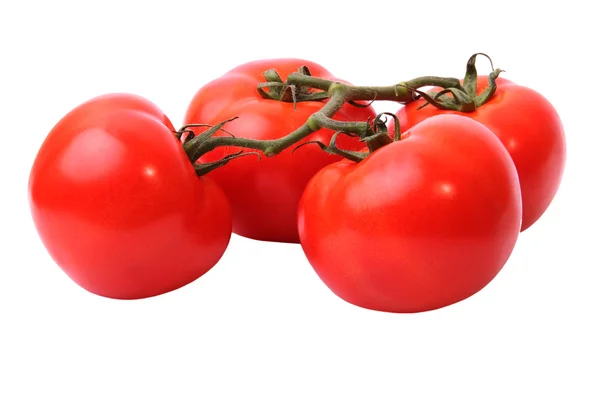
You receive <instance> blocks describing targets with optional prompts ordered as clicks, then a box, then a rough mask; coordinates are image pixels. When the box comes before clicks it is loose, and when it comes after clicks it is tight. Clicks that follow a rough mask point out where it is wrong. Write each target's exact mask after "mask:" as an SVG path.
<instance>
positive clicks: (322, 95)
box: [256, 66, 328, 108]
mask: <svg viewBox="0 0 600 400" xmlns="http://www.w3.org/2000/svg"><path fill="white" fill-rule="evenodd" d="M298 74H300V75H304V76H311V74H310V70H309V69H308V67H306V66H302V67H300V68H299V69H298ZM263 76H264V77H265V80H266V82H261V83H259V84H258V86H257V88H256V89H257V90H258V93H259V94H260V96H261V97H262V98H264V99H270V100H277V101H284V102H287V103H294V108H295V107H296V103H298V102H301V101H320V100H324V99H326V98H328V93H327V92H326V91H319V90H317V91H316V90H315V89H313V88H312V87H310V86H301V85H293V84H291V85H290V84H287V83H286V82H284V81H283V80H282V79H281V77H280V76H279V74H278V73H277V71H275V70H274V69H270V70H268V71H265V72H264V73H263Z"/></svg>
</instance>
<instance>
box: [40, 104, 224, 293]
mask: <svg viewBox="0 0 600 400" xmlns="http://www.w3.org/2000/svg"><path fill="white" fill-rule="evenodd" d="M172 129H173V126H172V124H171V122H170V121H169V120H168V118H167V117H166V116H165V115H164V114H163V113H162V112H161V111H160V110H159V109H158V108H157V107H156V106H155V105H154V104H152V103H150V102H149V101H148V100H145V99H143V98H141V97H137V96H132V95H128V94H111V95H106V96H101V97H97V98H94V99H92V100H90V101H88V102H86V103H84V104H82V105H80V106H78V107H77V108H75V109H74V110H73V111H71V112H70V113H69V114H67V115H66V116H65V117H64V118H62V119H61V120H60V121H59V122H58V123H57V124H56V126H55V127H54V128H53V129H52V131H51V132H50V134H49V135H48V137H47V138H46V140H45V141H44V143H43V145H42V147H41V149H40V150H39V153H38V155H37V157H36V159H35V161H34V164H33V167H32V170H31V175H30V180H29V199H30V206H31V212H32V216H33V220H34V223H35V226H36V228H37V230H38V232H39V235H40V237H41V240H42V242H43V244H44V245H45V247H46V249H47V250H48V252H49V253H50V255H51V256H52V258H53V259H54V260H55V262H56V263H57V264H58V265H59V266H60V267H61V268H62V269H63V270H64V272H65V273H66V274H67V275H68V276H69V277H70V278H71V279H72V280H73V281H75V282H76V283H77V284H79V285H80V286H81V287H83V288H84V289H86V290H88V291H90V292H92V293H95V294H98V295H101V296H105V297H111V298H118V299H134V298H143V297H150V296H154V295H158V294H162V293H165V292H168V291H171V290H174V289H177V288H179V287H181V286H183V285H186V284H188V283H190V282H192V281H193V280H195V279H197V278H198V277H200V276H201V275H203V274H204V273H205V272H207V271H208V270H209V269H210V268H211V267H212V266H213V265H214V264H215V263H216V262H217V261H218V260H219V259H220V257H221V256H222V254H223V252H224V251H225V248H226V247H227V245H228V243H229V239H230V236H231V223H232V222H231V213H230V209H229V205H228V203H227V200H226V197H225V194H224V193H223V192H222V191H221V190H220V188H219V187H218V186H217V185H216V184H215V183H213V182H212V181H210V180H209V179H206V178H200V179H198V177H197V176H196V174H195V171H194V168H193V165H192V163H190V161H189V159H188V158H187V156H186V154H185V152H184V151H183V149H182V147H181V143H180V142H179V141H178V140H177V139H176V138H175V136H174V134H173V132H172Z"/></svg>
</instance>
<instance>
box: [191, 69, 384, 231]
mask: <svg viewBox="0 0 600 400" xmlns="http://www.w3.org/2000/svg"><path fill="white" fill-rule="evenodd" d="M302 65H305V66H307V67H308V68H309V69H310V71H311V73H312V75H313V76H318V77H322V78H326V79H332V80H337V81H341V80H340V79H337V78H335V77H333V76H332V75H331V73H330V72H329V71H327V70H326V69H325V68H323V67H322V66H320V65H318V64H316V63H313V62H310V61H307V60H300V59H272V60H260V61H254V62H249V63H246V64H243V65H240V66H238V67H236V68H234V69H233V70H231V71H229V72H227V73H226V74H225V75H223V76H222V77H220V78H218V79H216V80H213V81H212V82H210V83H208V84H207V85H205V86H203V87H202V88H201V89H200V90H199V91H198V92H197V93H196V94H195V96H194V98H193V99H192V101H191V102H190V104H189V107H188V110H187V112H186V115H185V119H184V124H191V123H206V124H213V125H214V124H217V123H219V122H221V121H224V120H227V119H229V118H232V117H235V116H237V117H239V118H238V119H237V120H235V121H232V122H231V123H228V124H227V125H226V127H225V128H226V129H227V130H228V131H229V132H231V133H233V134H234V135H235V136H237V137H246V138H254V139H262V140H269V139H277V138H280V137H282V136H284V135H286V134H288V133H290V132H292V131H293V130H295V129H296V128H298V127H300V126H301V125H302V124H304V123H305V122H306V120H307V119H308V118H309V117H310V116H311V115H312V114H313V113H315V112H317V111H319V110H320V109H321V107H323V104H324V103H323V102H299V103H297V104H296V110H294V106H293V104H292V103H285V102H279V101H274V100H266V99H263V98H262V97H260V95H259V94H258V92H257V89H256V88H257V85H258V84H259V83H260V82H264V77H263V75H262V74H263V72H264V71H266V70H268V69H271V68H275V69H276V71H277V72H278V73H279V75H280V76H281V78H282V79H283V80H285V79H286V77H287V76H288V75H289V74H290V73H292V72H296V71H297V70H298V68H299V67H300V66H302ZM374 116H375V111H374V109H373V108H372V107H368V108H358V107H355V106H352V105H349V104H346V105H344V107H343V108H342V109H341V110H340V111H339V112H338V113H337V114H336V116H335V119H339V120H351V121H366V120H367V119H368V118H369V117H374ZM220 134H221V135H223V134H224V133H220ZM332 135H333V132H332V131H329V130H325V129H321V130H319V131H317V132H315V133H313V134H312V135H310V136H309V137H308V138H306V139H305V140H303V141H302V142H300V143H305V142H307V141H309V140H319V141H322V142H323V143H329V141H330V139H331V136H332ZM338 144H339V146H340V147H342V148H347V149H359V148H361V147H362V145H361V144H360V143H359V142H358V141H357V140H354V139H350V138H347V137H340V140H339V141H338ZM294 147H295V146H294ZM238 150H239V149H234V148H217V149H216V150H214V151H212V152H210V153H208V154H206V155H205V156H203V157H202V158H201V160H200V161H204V162H209V161H215V160H218V159H221V158H223V157H224V156H225V155H227V154H231V153H233V152H235V151H238ZM292 150H293V148H289V149H287V150H284V151H283V152H282V153H280V154H278V155H277V156H275V157H271V158H267V157H263V158H262V159H261V160H260V161H259V160H257V158H256V157H244V158H241V159H238V160H235V161H232V162H230V163H229V164H227V165H226V166H224V167H222V168H219V169H217V170H215V171H212V172H211V174H210V176H211V178H213V179H214V180H215V181H216V182H217V183H218V184H219V186H221V187H222V188H223V190H224V191H225V193H226V194H227V197H228V198H229V201H230V202H231V206H232V210H233V221H234V222H233V231H234V232H235V233H237V234H239V235H241V236H245V237H249V238H252V239H258V240H265V241H275V242H290V243H298V241H299V238H298V229H297V221H296V217H297V212H298V202H299V201H300V197H301V196H302V192H303V191H304V188H305V186H306V184H307V183H308V181H309V180H310V178H311V177H312V176H313V175H314V174H315V173H316V172H317V171H318V170H320V169H321V168H323V167H324V166H326V165H329V164H331V163H333V162H336V161H339V160H340V159H341V158H340V157H339V156H334V155H330V154H326V153H325V152H323V151H322V150H321V149H319V148H318V147H317V146H304V147H302V148H300V149H298V150H296V151H294V152H293V153H292Z"/></svg>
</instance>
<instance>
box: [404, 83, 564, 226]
mask: <svg viewBox="0 0 600 400" xmlns="http://www.w3.org/2000/svg"><path fill="white" fill-rule="evenodd" d="M487 80H488V77H487V76H480V77H478V79H477V89H478V92H479V93H481V92H482V91H483V90H484V89H485V88H486V87H487V86H488V83H487ZM497 84H498V88H497V90H496V92H495V94H494V97H493V98H492V99H491V100H490V101H489V102H487V103H486V104H484V105H483V106H481V107H480V108H478V109H477V110H475V111H474V112H470V113H459V112H455V111H446V110H439V109H437V108H435V107H433V106H427V107H424V108H422V109H421V110H417V108H418V107H420V106H421V105H422V104H423V103H424V102H425V100H419V101H416V102H413V103H410V104H407V105H406V106H405V107H402V108H401V109H400V110H399V111H398V112H397V113H396V115H397V116H398V117H399V121H400V129H401V131H402V132H404V131H406V130H408V129H410V128H411V127H413V126H415V125H416V124H418V123H420V122H421V121H423V120H425V119H427V118H430V117H432V116H434V115H439V114H461V115H464V116H467V117H470V118H472V119H474V120H476V121H478V122H481V123H482V124H484V125H485V126H487V127H488V128H490V130H492V132H494V133H495V134H496V135H497V136H498V137H499V138H500V140H501V141H502V143H503V144H504V146H505V147H506V149H507V150H508V152H509V153H510V155H511V157H512V159H513V161H514V163H515V165H516V167H517V171H518V173H519V178H520V182H521V192H522V196H523V199H522V200H523V224H522V227H521V229H522V230H523V231H524V230H526V229H527V228H529V227H530V226H531V225H533V224H534V223H535V222H536V221H537V220H538V219H539V218H540V217H541V216H542V214H544V212H545V211H546V209H547V208H548V206H549V205H550V203H551V202H552V199H553V198H554V196H555V195H556V192H557V191H558V188H559V186H560V182H561V179H562V175H563V171H564V167H565V161H566V142H565V134H564V130H563V126H562V123H561V120H560V118H559V116H558V113H557V112H556V110H555V109H554V107H553V106H552V104H551V103H550V102H549V101H548V100H546V99H545V98H544V97H543V96H542V95H541V94H539V93H537V92H536V91H534V90H532V89H530V88H528V87H525V86H520V85H517V84H515V83H513V82H511V81H509V80H507V79H503V78H498V80H497Z"/></svg>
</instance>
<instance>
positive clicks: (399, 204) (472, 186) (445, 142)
mask: <svg viewBox="0 0 600 400" xmlns="http://www.w3.org/2000/svg"><path fill="white" fill-rule="evenodd" d="M520 196H521V193H520V189H519V182H518V176H517V172H516V169H515V166H514V164H513V162H512V161H511V159H510V156H509V155H508V153H507V152H506V150H505V149H504V148H503V146H502V144H501V143H500V141H499V140H498V138H496V137H495V136H494V134H493V133H491V132H490V131H489V129H487V128H486V127H485V126H483V125H482V124H480V123H478V122H475V121H473V120H471V119H469V118H467V117H462V116H456V115H443V116H437V117H433V118H430V119H428V120H426V121H424V122H422V123H420V124H418V125H416V126H415V127H414V128H412V129H411V130H409V131H407V132H406V133H405V134H404V135H403V138H402V139H401V140H400V141H397V142H394V143H392V144H389V145H387V146H384V147H382V148H380V149H378V150H376V151H375V152H374V153H373V154H371V155H369V156H368V157H367V158H366V159H365V160H363V161H361V162H359V163H354V162H351V161H347V160H344V161H340V162H338V163H335V164H332V165H329V166H327V167H325V168H324V169H322V170H321V171H319V173H317V174H316V175H315V176H314V177H313V178H312V180H311V181H310V183H309V184H308V186H307V187H306V191H305V193H304V195H303V196H302V199H301V202H300V207H299V213H298V223H299V231H300V240H301V244H302V248H303V249H304V252H305V253H306V256H307V258H308V260H309V262H310V263H311V264H312V266H313V268H314V269H315V271H316V273H317V274H318V275H319V277H320V278H321V279H322V280H323V282H324V283H325V284H326V285H327V286H328V287H329V288H330V289H331V290H332V291H333V292H334V293H335V294H336V295H338V296H339V297H340V298H342V299H344V300H346V301H348V302H349V303H352V304H355V305H358V306H361V307H364V308H369V309H374V310H380V311H389V312H421V311H427V310H433V309H436V308H440V307H444V306H447V305H450V304H452V303H455V302H458V301H460V300H463V299H465V298H467V297H469V296H471V295H473V294H474V293H476V292H477V291H479V290H480V289H482V288H483V287H484V286H486V285H487V284H488V283H489V282H490V281H491V280H492V279H493V278H494V277H495V276H496V274H497V273H498V272H499V271H500V269H501V268H502V267H503V265H504V263H505V262H506V260H507V259H508V257H509V256H510V254H511V252H512V249H513V247H514V245H515V242H516V240H517V236H518V234H519V228H520V222H521V198H520Z"/></svg>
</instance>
